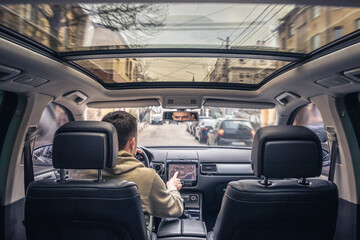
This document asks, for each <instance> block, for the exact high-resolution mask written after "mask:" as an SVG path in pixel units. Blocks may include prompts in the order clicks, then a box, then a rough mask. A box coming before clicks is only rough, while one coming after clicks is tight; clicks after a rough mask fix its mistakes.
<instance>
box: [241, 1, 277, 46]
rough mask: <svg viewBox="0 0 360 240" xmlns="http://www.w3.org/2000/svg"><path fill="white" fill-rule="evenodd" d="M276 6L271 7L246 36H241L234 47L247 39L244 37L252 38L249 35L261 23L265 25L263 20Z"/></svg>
mask: <svg viewBox="0 0 360 240" xmlns="http://www.w3.org/2000/svg"><path fill="white" fill-rule="evenodd" d="M276 6H277V4H276V5H275V6H273V8H272V9H271V10H270V11H269V12H268V13H266V14H265V15H264V16H263V17H262V19H261V20H260V21H258V22H257V24H256V26H255V27H254V28H252V29H251V30H250V31H249V32H247V34H245V35H243V36H241V39H238V40H237V42H236V45H240V44H241V43H243V42H244V41H243V40H244V39H246V40H247V39H248V38H246V37H248V36H250V37H251V36H252V35H251V33H252V32H253V31H254V30H255V29H256V28H257V27H258V26H259V25H260V24H261V23H263V25H265V24H266V22H264V20H265V18H266V17H267V16H268V15H269V14H270V13H271V12H272V10H274V8H275V7H276ZM234 43H235V42H234Z"/></svg>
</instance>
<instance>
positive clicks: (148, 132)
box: [138, 123, 205, 146]
mask: <svg viewBox="0 0 360 240" xmlns="http://www.w3.org/2000/svg"><path fill="white" fill-rule="evenodd" d="M138 144H139V145H141V146H205V144H202V143H199V141H198V140H195V137H194V136H193V135H191V134H190V133H189V132H187V131H186V123H179V124H166V123H165V124H163V125H148V126H146V127H145V128H144V129H143V130H141V131H140V133H139V137H138Z"/></svg>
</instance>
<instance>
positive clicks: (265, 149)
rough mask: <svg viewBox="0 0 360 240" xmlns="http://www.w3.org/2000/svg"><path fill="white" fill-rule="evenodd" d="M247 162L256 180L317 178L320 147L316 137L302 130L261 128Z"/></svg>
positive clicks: (300, 128) (299, 127)
mask: <svg viewBox="0 0 360 240" xmlns="http://www.w3.org/2000/svg"><path fill="white" fill-rule="evenodd" d="M251 160H252V167H253V172H254V174H255V175H256V176H257V177H261V176H264V177H267V178H308V177H318V176H320V174H321V170H322V147H321V143H320V140H319V138H318V137H317V135H316V134H315V133H314V132H313V131H311V130H310V129H308V128H306V127H302V126H269V127H263V128H261V129H259V130H258V131H257V133H256V134H255V137H254V142H253V148H252V153H251Z"/></svg>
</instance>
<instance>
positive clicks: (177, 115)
mask: <svg viewBox="0 0 360 240" xmlns="http://www.w3.org/2000/svg"><path fill="white" fill-rule="evenodd" d="M172 118H173V120H176V121H193V120H194V115H191V113H190V112H173V114H172Z"/></svg>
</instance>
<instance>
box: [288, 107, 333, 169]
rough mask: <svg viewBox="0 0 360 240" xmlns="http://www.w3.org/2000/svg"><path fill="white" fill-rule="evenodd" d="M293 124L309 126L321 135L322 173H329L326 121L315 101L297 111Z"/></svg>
mask: <svg viewBox="0 0 360 240" xmlns="http://www.w3.org/2000/svg"><path fill="white" fill-rule="evenodd" d="M293 125H297V126H304V127H307V128H309V129H311V130H312V131H313V132H314V133H315V134H316V135H317V136H318V137H319V139H320V142H321V146H322V148H323V170H322V174H324V175H328V174H329V168H330V158H329V145H328V141H327V138H326V131H325V126H324V121H323V118H322V117H321V114H320V111H319V109H318V108H317V107H316V106H315V104H313V103H309V104H307V105H305V106H304V107H302V108H301V109H300V110H299V111H298V112H297V114H296V116H295V118H294V122H293Z"/></svg>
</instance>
